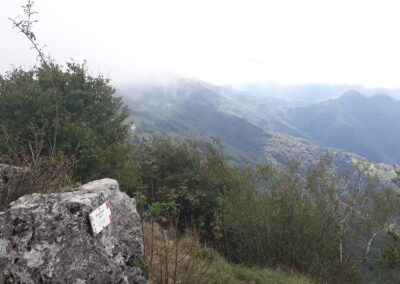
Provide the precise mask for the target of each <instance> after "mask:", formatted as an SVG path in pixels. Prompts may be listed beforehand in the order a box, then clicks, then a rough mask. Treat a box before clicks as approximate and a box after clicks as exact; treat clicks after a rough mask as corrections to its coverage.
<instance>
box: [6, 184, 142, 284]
mask: <svg viewBox="0 0 400 284" xmlns="http://www.w3.org/2000/svg"><path fill="white" fill-rule="evenodd" d="M106 199H107V200H108V201H109V203H110V206H111V212H112V217H113V218H112V222H111V224H110V225H109V226H108V227H106V228H104V229H103V231H102V232H101V233H100V234H98V235H97V236H96V237H93V236H92V234H91V228H90V223H89V220H88V214H89V213H90V212H91V211H93V210H94V209H95V208H97V207H98V206H99V205H100V204H102V203H103V202H104V201H105V200H106ZM142 259H143V241H142V234H141V226H140V217H139V215H138V213H137V211H136V203H135V200H134V199H132V198H129V197H128V196H127V195H126V194H125V193H123V192H121V191H120V190H119V186H118V183H117V182H116V181H115V180H111V179H103V180H99V181H95V182H91V183H89V184H86V185H84V186H82V188H81V189H79V190H77V191H72V192H64V193H53V194H32V195H27V196H23V197H21V198H19V199H18V200H16V201H14V202H12V203H11V204H10V207H9V208H8V209H7V210H6V211H3V212H0V283H146V279H145V278H144V276H143V272H142V269H141V268H140V267H142V263H143V262H142V261H143V260H142Z"/></svg>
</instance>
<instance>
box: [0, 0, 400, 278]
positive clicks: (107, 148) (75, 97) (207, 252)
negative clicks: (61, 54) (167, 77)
mask: <svg viewBox="0 0 400 284" xmlns="http://www.w3.org/2000/svg"><path fill="white" fill-rule="evenodd" d="M29 3H30V2H29ZM29 9H30V6H29ZM29 9H28V10H27V11H28V13H30V10H29ZM16 24H18V23H16ZM22 31H23V32H24V30H22ZM30 32H31V30H30V28H29V26H28V28H27V30H25V32H24V34H25V35H27V36H28V37H29V38H30V39H31V40H33V42H34V40H35V38H34V37H31V34H30ZM35 46H36V45H35ZM38 50H39V55H40V58H41V65H40V66H39V67H35V68H33V69H32V70H29V71H24V70H22V69H18V68H17V69H14V70H13V71H11V72H9V73H7V74H5V75H3V76H1V77H0V159H1V160H0V162H1V163H9V164H13V165H15V166H18V167H20V168H21V169H23V171H22V172H23V173H22V174H23V175H24V178H19V177H17V179H14V181H24V182H13V179H8V180H7V181H6V185H5V189H4V191H3V192H5V193H6V194H2V195H1V198H2V200H1V203H2V204H3V206H5V205H6V204H7V203H8V202H10V201H12V200H14V199H15V198H18V197H19V196H21V195H23V194H27V193H32V192H50V191H53V190H56V189H59V188H62V187H63V186H66V185H68V184H70V183H74V182H85V181H88V180H91V179H95V178H98V177H111V178H116V179H118V180H119V181H120V183H121V187H122V189H123V190H125V191H126V192H127V193H128V194H130V195H131V196H133V197H136V199H137V201H138V205H139V207H140V208H139V209H140V212H141V214H142V218H143V220H144V221H145V222H146V224H145V226H144V232H145V236H146V244H147V245H146V256H147V260H146V262H143V263H142V267H143V269H145V270H146V271H147V273H148V275H149V277H150V279H151V280H152V281H153V282H154V283H170V282H173V283H227V282H229V283H247V282H250V283H251V282H252V281H253V283H254V282H255V283H270V282H268V281H271V282H273V283H290V281H292V283H307V282H308V280H307V279H302V278H297V279H296V278H287V277H289V276H287V275H285V274H284V275H283V276H282V275H281V274H280V272H279V271H291V272H295V273H301V274H306V275H308V277H310V278H311V279H313V280H314V281H316V282H330V283H356V282H359V281H361V280H363V281H367V280H371V281H377V280H379V281H380V282H382V281H387V282H392V283H394V282H395V281H398V280H399V275H400V273H399V269H400V265H399V263H400V262H399V247H400V243H399V237H400V236H399V234H398V225H397V223H396V220H398V217H399V215H400V212H399V210H400V209H399V208H400V197H399V195H398V193H397V192H396V191H394V190H393V189H391V188H382V187H381V186H380V185H379V183H377V182H376V179H375V177H372V176H370V175H369V173H370V172H369V171H368V170H366V169H367V167H365V165H363V164H362V163H361V164H358V165H356V167H354V169H353V171H352V172H349V173H347V174H343V173H342V174H338V173H337V172H336V171H335V169H334V168H333V167H331V163H330V159H329V157H322V158H321V160H320V161H319V162H318V163H317V164H314V165H311V166H308V167H307V170H306V171H305V172H304V171H299V166H300V163H299V162H297V161H292V162H291V163H289V165H288V167H287V168H286V169H280V170H277V169H274V168H273V167H271V166H269V165H259V166H258V167H257V168H256V167H252V168H245V169H243V168H238V167H237V166H235V165H233V164H231V163H228V162H227V161H226V160H225V158H224V149H223V147H222V146H221V144H220V143H219V141H218V139H215V138H213V139H210V140H208V141H194V140H188V141H182V140H175V139H171V138H168V137H148V138H142V139H140V138H137V137H133V136H132V133H130V124H129V122H128V121H127V119H128V114H129V111H128V109H127V108H126V107H125V106H124V104H123V102H122V100H121V98H119V97H116V96H115V94H114V88H113V87H112V86H111V85H110V83H109V81H108V80H106V79H104V78H103V77H92V76H90V75H89V74H88V70H87V68H86V67H85V65H79V64H74V63H72V64H67V66H66V67H62V66H59V65H57V64H55V63H52V62H51V61H47V59H46V58H45V57H43V54H42V53H41V51H40V49H38ZM395 181H396V182H397V183H398V179H395ZM271 269H280V270H278V272H271ZM285 277H286V278H285ZM274 281H275V282H274Z"/></svg>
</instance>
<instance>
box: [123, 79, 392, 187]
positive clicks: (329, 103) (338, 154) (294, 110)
mask: <svg viewBox="0 0 400 284" xmlns="http://www.w3.org/2000/svg"><path fill="white" fill-rule="evenodd" d="M314 92H316V91H315V90H314ZM120 94H121V95H122V96H123V97H124V98H125V101H126V103H127V104H128V105H129V106H130V107H131V108H132V110H133V119H134V121H135V124H136V130H135V131H136V132H137V133H138V134H139V135H148V134H166V135H170V136H174V137H177V138H181V139H184V138H188V137H192V138H198V139H204V138H207V137H210V136H212V137H219V138H220V139H221V141H222V142H223V144H224V146H225V148H226V156H227V158H228V159H229V160H231V161H233V162H235V163H237V164H240V165H249V164H255V163H260V162H268V163H272V164H275V165H277V166H282V165H285V164H286V163H287V162H288V161H289V160H290V159H292V158H297V159H300V160H302V161H303V163H304V164H310V163H313V162H315V161H316V160H317V159H318V158H319V157H321V156H322V155H323V154H324V153H327V152H329V153H330V154H331V155H332V157H333V162H334V165H335V167H337V168H338V169H339V168H340V169H341V170H346V169H349V168H350V167H351V166H352V165H354V163H356V162H357V161H366V160H367V159H368V160H371V161H373V162H376V163H375V164H372V166H371V167H372V168H373V169H374V170H375V171H376V172H377V173H379V174H380V175H381V176H384V177H385V178H388V179H390V178H391V177H392V176H393V175H394V173H393V170H392V168H391V166H387V165H384V164H380V165H379V164H378V163H400V147H397V146H398V145H400V129H399V128H396V123H397V122H398V121H400V120H399V118H400V102H399V101H397V100H395V99H393V98H392V97H389V96H387V95H379V96H371V97H366V96H364V95H362V94H361V93H359V92H357V91H349V92H347V93H345V94H344V95H343V96H333V95H332V96H331V95H329V96H328V97H334V98H331V99H326V100H323V99H321V98H322V97H324V96H320V98H319V99H317V98H316V97H315V98H314V99H315V101H313V102H310V99H307V98H309V94H308V93H306V94H304V95H303V96H302V95H301V93H298V94H297V99H296V100H295V101H296V102H297V103H293V102H291V101H290V99H287V98H286V99H285V98H284V97H283V95H282V97H281V98H279V97H276V96H271V95H268V94H265V95H260V94H259V93H252V92H251V90H249V89H245V88H242V89H240V90H239V89H238V88H231V87H229V88H226V87H216V86H213V85H209V84H206V83H204V82H200V81H194V80H185V79H182V80H176V81H171V82H169V83H164V84H152V85H135V86H130V87H128V88H124V89H122V90H120ZM336 97H337V98H336ZM304 98H306V99H304ZM300 101H302V103H300V104H299V103H298V102H300ZM305 102H307V103H305ZM364 157H365V158H364Z"/></svg>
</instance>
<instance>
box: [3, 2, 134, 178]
mask: <svg viewBox="0 0 400 284" xmlns="http://www.w3.org/2000/svg"><path fill="white" fill-rule="evenodd" d="M33 4H34V2H33V1H31V0H28V2H27V4H26V5H25V6H23V8H24V13H25V16H26V18H25V19H21V18H20V17H17V18H15V19H11V21H12V23H13V25H14V27H15V28H17V29H18V30H19V31H20V32H21V33H23V34H24V35H25V36H26V37H27V38H28V40H29V41H30V42H31V44H32V47H33V49H34V50H36V52H37V54H38V58H39V60H40V65H39V66H37V67H34V68H33V69H31V70H29V71H24V70H22V69H21V68H16V69H14V70H12V71H11V72H8V73H6V74H5V75H3V76H1V75H0V154H3V155H10V154H12V155H14V156H15V155H17V156H18V155H25V154H26V153H27V152H28V153H31V155H32V157H35V156H40V155H44V156H49V157H54V156H56V155H58V153H59V152H61V153H63V154H65V155H66V156H67V157H74V158H76V161H77V167H76V169H75V171H74V177H75V178H77V179H78V180H80V181H87V180H90V179H94V178H98V177H104V176H116V173H117V171H118V170H119V169H120V168H121V167H122V166H123V164H124V161H125V155H126V151H127V146H126V141H127V138H128V135H129V132H130V130H129V129H130V123H128V122H127V119H128V117H129V113H130V112H129V110H128V108H127V107H126V106H125V105H124V104H123V101H122V98H120V97H116V96H115V95H114V93H115V89H114V88H113V87H112V86H111V85H110V82H109V80H108V79H105V78H104V77H102V76H98V77H93V76H91V75H90V74H89V72H88V69H87V67H86V64H85V63H83V64H76V63H67V66H66V67H62V66H60V65H58V64H56V63H54V62H53V61H52V60H51V58H50V57H48V56H46V55H45V54H44V52H43V46H41V45H39V44H38V42H37V39H36V36H35V34H34V33H33V31H32V27H33V24H34V23H35V22H36V20H34V19H33V16H34V15H35V14H36V12H33V11H32V7H33ZM32 129H34V130H35V131H32ZM38 132H40V133H41V134H42V136H41V137H40V138H41V139H39V140H38V139H37V138H38V137H37V136H35V133H38ZM38 149H40V151H38Z"/></svg>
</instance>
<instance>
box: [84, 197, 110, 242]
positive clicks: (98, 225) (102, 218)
mask: <svg viewBox="0 0 400 284" xmlns="http://www.w3.org/2000/svg"><path fill="white" fill-rule="evenodd" d="M89 220H90V224H91V226H92V233H93V236H96V235H97V234H98V233H100V232H101V231H102V230H103V228H105V227H107V226H108V225H109V224H110V223H111V209H110V203H109V202H108V201H106V202H104V203H103V204H101V205H100V206H99V207H98V208H96V209H95V210H94V211H93V212H92V213H90V214H89Z"/></svg>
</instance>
